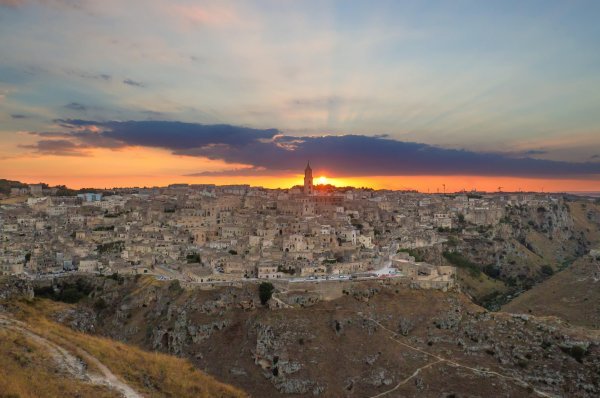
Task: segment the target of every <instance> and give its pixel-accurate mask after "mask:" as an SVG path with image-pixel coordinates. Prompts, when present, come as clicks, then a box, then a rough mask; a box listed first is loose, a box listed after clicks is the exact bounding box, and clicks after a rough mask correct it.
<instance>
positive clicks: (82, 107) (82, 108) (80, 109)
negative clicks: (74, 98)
mask: <svg viewBox="0 0 600 398" xmlns="http://www.w3.org/2000/svg"><path fill="white" fill-rule="evenodd" d="M65 108H67V109H70V110H72V111H78V112H85V111H87V107H86V106H85V105H83V104H81V103H79V102H71V103H68V104H67V105H65Z"/></svg>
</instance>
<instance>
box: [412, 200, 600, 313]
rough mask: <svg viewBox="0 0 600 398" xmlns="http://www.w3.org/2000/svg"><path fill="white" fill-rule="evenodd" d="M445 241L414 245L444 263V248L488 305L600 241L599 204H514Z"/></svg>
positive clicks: (561, 266) (545, 275)
mask: <svg viewBox="0 0 600 398" xmlns="http://www.w3.org/2000/svg"><path fill="white" fill-rule="evenodd" d="M447 238H448V242H446V243H444V244H439V245H435V246H433V247H428V248H421V249H418V253H419V254H420V255H421V256H422V257H423V259H424V260H426V261H428V262H432V263H435V264H447V263H448V260H447V259H446V257H444V256H443V253H444V252H457V253H460V256H461V258H462V259H464V260H465V261H463V262H462V263H457V264H454V265H457V266H459V267H460V269H459V274H460V276H461V278H460V282H461V285H462V287H463V289H464V290H465V291H466V292H468V293H469V294H470V295H471V296H472V297H473V298H474V299H475V300H476V301H477V302H478V303H481V304H482V305H485V306H486V307H487V308H490V309H494V310H496V309H499V308H500V306H501V305H502V304H504V303H506V302H507V301H509V300H510V299H511V298H512V297H514V296H516V295H518V294H520V293H521V292H523V291H526V290H529V289H531V288H532V287H533V286H535V285H536V284H538V283H540V282H542V281H544V280H546V279H547V278H548V277H549V276H550V275H552V274H553V273H556V272H558V271H560V270H562V269H564V268H566V267H568V266H570V265H571V264H572V263H573V262H574V261H575V260H576V259H578V258H580V257H581V256H583V255H585V254H586V253H588V252H589V250H590V249H591V248H593V247H595V245H597V244H598V242H600V208H599V207H598V205H597V204H595V203H591V202H586V201H563V200H558V201H557V202H556V203H552V204H550V205H543V206H541V205H535V206H533V205H532V206H512V207H507V208H506V209H505V212H504V215H503V217H502V218H501V220H500V222H499V223H498V224H496V225H493V226H487V227H484V226H480V227H474V226H466V227H465V231H464V232H463V233H456V232H453V233H447Z"/></svg>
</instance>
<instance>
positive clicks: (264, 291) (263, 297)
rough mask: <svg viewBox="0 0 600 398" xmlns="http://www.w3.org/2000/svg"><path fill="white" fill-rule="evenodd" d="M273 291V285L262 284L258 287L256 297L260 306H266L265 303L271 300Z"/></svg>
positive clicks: (268, 283)
mask: <svg viewBox="0 0 600 398" xmlns="http://www.w3.org/2000/svg"><path fill="white" fill-rule="evenodd" d="M273 290H275V287H273V284H271V283H270V282H263V283H261V284H260V285H258V297H259V298H260V303H261V304H262V305H265V304H267V301H269V300H270V299H271V296H272V295H273Z"/></svg>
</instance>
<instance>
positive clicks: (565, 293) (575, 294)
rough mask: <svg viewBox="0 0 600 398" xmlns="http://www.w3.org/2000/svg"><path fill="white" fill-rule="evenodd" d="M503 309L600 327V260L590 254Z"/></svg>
mask: <svg viewBox="0 0 600 398" xmlns="http://www.w3.org/2000/svg"><path fill="white" fill-rule="evenodd" d="M502 309H503V310H504V311H507V312H512V313H526V314H534V315H553V316H557V317H560V318H562V319H564V320H566V321H569V322H571V323H572V324H574V325H581V326H586V327H590V328H595V329H600V262H599V261H597V260H595V259H593V258H592V257H590V256H586V257H583V258H580V259H579V260H577V261H576V262H575V263H573V265H571V266H570V267H568V268H566V269H565V270H563V271H561V272H559V273H557V274H555V275H554V276H552V277H551V278H549V279H547V280H546V281H544V282H543V283H541V284H539V285H537V286H535V287H534V288H533V289H531V290H528V291H526V292H524V293H523V294H521V295H520V296H518V297H516V298H515V299H514V300H512V301H511V302H510V303H508V304H506V305H505V306H504V307H503V308H502Z"/></svg>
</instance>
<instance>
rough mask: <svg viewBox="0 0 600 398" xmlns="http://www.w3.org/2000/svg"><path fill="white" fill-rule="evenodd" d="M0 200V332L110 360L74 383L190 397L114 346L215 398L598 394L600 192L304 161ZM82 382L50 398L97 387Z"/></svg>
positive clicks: (10, 190)
mask: <svg viewBox="0 0 600 398" xmlns="http://www.w3.org/2000/svg"><path fill="white" fill-rule="evenodd" d="M0 192H2V195H3V197H2V198H0V231H1V235H0V241H1V242H2V246H1V251H0V270H1V271H2V274H4V275H6V276H5V277H3V278H2V280H1V282H2V286H1V287H0V293H1V294H0V326H1V329H0V331H3V333H12V334H11V336H17V335H26V336H30V335H35V336H37V337H35V338H36V339H38V340H39V341H42V342H44V344H46V345H47V347H46V348H48V349H50V348H52V347H54V345H58V347H59V348H60V349H63V350H66V352H69V353H71V354H70V355H72V356H74V357H77V358H79V357H82V355H83V357H82V358H84V359H83V362H84V363H88V362H90V361H91V363H94V362H96V361H100V362H101V363H106V365H107V369H108V368H111V370H112V371H113V372H114V374H111V373H110V370H109V371H108V373H106V372H105V373H104V375H102V374H101V375H100V379H98V377H99V376H98V375H96V374H94V373H93V372H91V373H90V374H89V375H88V376H87V377H89V378H90V380H100V381H99V383H100V384H102V383H105V384H106V382H103V381H102V380H113V382H112V383H113V384H110V383H109V384H108V385H109V387H110V388H109V391H112V392H113V393H115V392H116V393H118V391H121V393H120V395H122V396H137V395H136V394H137V392H136V391H141V392H156V391H161V390H162V389H164V388H167V389H168V388H172V389H174V388H180V387H181V388H183V387H185V388H188V387H189V394H191V396H193V394H194V391H195V390H194V389H196V388H200V387H196V386H195V385H194V386H192V385H191V384H186V383H187V382H186V383H184V384H182V385H181V386H180V385H170V384H168V383H166V381H165V379H164V378H162V376H161V375H156V374H155V373H156V372H154V371H153V369H158V368H156V366H155V365H153V364H152V363H148V364H147V366H142V365H139V364H136V365H135V366H131V367H127V368H126V369H125V368H123V369H121V368H120V367H119V366H117V365H116V364H115V363H114V362H113V361H114V358H115V357H118V355H119V354H117V353H116V352H113V351H112V348H110V347H112V346H113V345H114V344H116V343H115V341H119V342H124V343H126V344H131V345H132V346H133V345H134V346H135V347H141V348H143V349H146V350H148V351H154V352H156V351H158V352H162V353H165V354H171V355H174V356H178V357H182V358H186V359H187V360H189V361H191V363H192V364H193V367H190V372H191V373H190V374H188V375H187V376H186V377H187V378H188V379H189V378H191V377H206V376H205V375H204V374H203V373H197V374H196V373H194V372H197V371H196V370H194V369H198V370H202V371H204V372H206V373H208V374H209V375H211V376H214V377H217V378H218V379H219V380H220V381H222V382H225V383H227V384H229V385H228V386H227V385H223V384H220V382H214V383H213V382H210V383H209V384H207V385H206V386H203V387H201V388H207V389H215V390H219V391H227V393H226V394H225V393H224V394H225V395H224V396H228V395H227V394H229V395H231V396H237V395H236V394H237V393H238V390H237V389H239V390H241V391H244V393H248V394H250V395H251V396H288V395H289V394H295V395H302V396H347V397H352V396H373V397H375V396H383V395H389V396H394V395H393V394H394V393H396V392H397V393H399V394H403V395H406V396H415V395H419V394H425V395H427V394H429V395H432V396H456V394H466V395H482V394H492V395H493V394H496V393H498V391H500V392H501V394H502V395H506V396H524V395H529V394H533V395H536V396H563V395H564V396H570V395H573V394H576V395H578V396H596V395H597V392H598V378H597V369H598V347H600V346H599V345H598V344H597V342H598V336H597V330H596V329H597V328H598V326H599V325H600V323H598V322H600V321H599V318H598V316H597V305H596V304H595V302H596V301H597V300H595V298H597V290H598V289H597V282H598V281H600V273H599V272H600V271H599V270H600V268H598V261H599V260H600V251H598V248H599V247H600V246H599V244H600V203H598V201H597V199H594V198H585V197H573V196H570V195H562V194H543V193H502V192H497V193H482V192H459V193H452V194H423V193H418V192H414V191H390V190H372V189H367V188H360V189H359V188H352V187H345V188H341V187H333V186H325V185H314V184H313V176H312V170H311V167H310V165H307V167H306V169H305V178H304V184H303V185H301V186H296V187H292V188H290V189H265V188H259V187H251V186H248V185H228V186H216V185H189V184H177V185H171V186H168V187H162V188H118V189H104V190H97V189H85V190H71V189H68V188H66V187H64V186H59V187H49V186H47V185H44V184H33V185H28V184H21V183H18V182H6V180H4V182H3V183H2V184H0ZM256 285H259V286H258V288H257V286H256ZM264 285H267V286H270V289H271V290H269V294H268V296H267V297H266V298H264V297H263V296H262V294H261V287H262V286H264ZM482 307H485V308H482ZM582 308H585V311H582V310H581V309H582ZM490 310H492V311H493V312H491V311H490ZM568 322H571V324H569V323H568ZM40 325H46V328H47V329H48V330H46V328H43V327H41V326H40ZM53 330H60V336H64V335H65V333H66V335H68V336H69V338H68V339H64V338H62V337H60V336H59V335H57V334H55V333H54V332H52V331H53ZM82 332H83V333H82ZM98 336H103V337H108V338H110V339H112V340H107V342H106V343H102V344H101V345H100V348H94V350H95V351H94V355H95V356H93V357H85V355H87V354H85V353H83V354H82V353H81V348H82V347H83V349H86V350H88V349H90V347H96V346H95V345H96V344H98V341H100V340H94V339H97V338H98ZM14 338H16V337H14ZM332 342H334V343H332ZM73 344H75V346H74V345H73ZM126 344H125V345H122V346H119V347H120V348H119V349H120V350H122V352H126V353H127V355H126V356H127V358H128V361H133V359H132V357H133V356H134V355H133V354H132V353H133V352H136V353H137V351H135V350H136V349H137V348H132V346H128V345H126ZM0 349H1V350H4V351H5V352H9V353H13V351H14V350H15V348H14V347H13V346H5V347H0ZM56 349H58V348H56ZM11 350H12V351H11ZM4 351H3V352H4ZM10 355H13V354H10ZM10 355H8V354H7V355H6V358H12V357H11V356H10ZM136 355H138V354H136ZM139 355H145V354H143V353H142V354H139ZM69 358H70V357H67V358H66V359H67V360H68V359H69ZM85 358H87V359H85ZM333 358H343V361H342V364H340V363H338V361H337V360H332V359H333ZM28 360H29V359H28ZM61 361H62V360H61ZM155 361H161V362H163V361H166V363H169V364H171V365H169V366H172V367H176V366H180V365H178V364H179V362H176V361H177V360H176V359H174V358H172V357H167V356H165V357H160V358H158V357H156V358H155ZM7 363H8V364H9V365H10V366H17V365H15V364H13V362H11V361H10V360H8V362H7ZM314 364H319V366H318V367H317V366H314ZM59 365H60V361H59ZM108 365H110V366H108ZM7 366H8V365H7ZM36 366H38V365H36ZM61 366H62V365H61ZM161 366H162V365H161ZM39 367H40V368H41V369H42V370H41V372H42V373H43V374H46V373H47V372H50V371H51V370H50V368H48V367H47V366H42V365H39ZM188 367H189V365H188ZM15 369H17V368H15ZM127 369H135V370H136V371H135V374H129V373H128V372H129V371H128V370H127ZM169 369H171V368H169ZM85 372H86V371H85V369H83V370H81V369H79V368H77V369H74V370H72V371H71V373H68V372H67V373H68V374H67V375H70V376H69V377H71V379H68V378H67V379H65V381H64V382H65V383H68V384H67V386H66V387H64V388H67V389H76V388H100V387H98V386H96V387H94V386H93V385H90V384H89V383H87V384H86V383H81V382H80V381H78V380H80V379H81V377H82V376H81V375H82V374H84V375H85V374H86V373H85ZM13 373H14V374H20V373H19V372H18V371H14V372H13ZM88 373H89V371H88ZM192 373H193V374H192ZM115 380H116V382H115ZM52 383H55V381H53V382H52ZM52 383H51V385H52V386H53V388H54V384H52ZM78 383H79V384H78ZM115 383H116V384H115ZM25 385H27V386H28V388H29V389H34V390H36V391H40V389H43V388H44V387H43V386H42V385H41V384H40V385H33V386H29V385H28V384H27V383H25V382H21V384H19V386H25ZM186 386H187V387H186ZM15 388H16V387H15ZM19 388H23V387H19ZM11 391H12V390H11ZM186 391H187V390H186ZM177 394H181V396H186V395H185V394H184V393H183V392H182V391H179V392H178V393H177ZM242 394H243V393H242ZM548 394H550V395H548ZM117 395H119V394H117ZM158 396H162V395H161V394H158Z"/></svg>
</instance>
